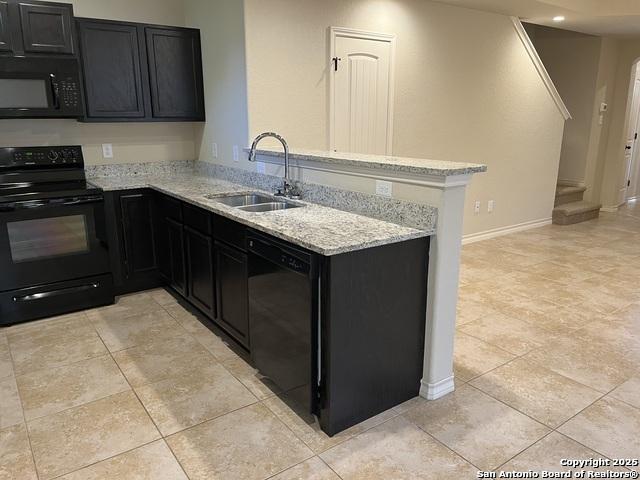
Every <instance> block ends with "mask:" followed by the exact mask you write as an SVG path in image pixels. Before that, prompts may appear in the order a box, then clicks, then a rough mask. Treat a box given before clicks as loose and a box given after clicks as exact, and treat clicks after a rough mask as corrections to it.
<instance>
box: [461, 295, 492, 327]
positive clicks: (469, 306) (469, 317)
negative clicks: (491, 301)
mask: <svg viewBox="0 0 640 480" xmlns="http://www.w3.org/2000/svg"><path fill="white" fill-rule="evenodd" d="M496 313H498V312H497V311H496V310H494V309H493V308H491V306H490V305H487V304H486V303H483V302H478V301H475V300H471V299H464V298H459V299H458V309H457V317H456V325H464V324H465V323H469V322H473V321H474V320H478V319H479V318H482V317H486V316H487V315H492V314H496Z"/></svg>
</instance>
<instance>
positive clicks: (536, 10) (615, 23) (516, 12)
mask: <svg viewBox="0 0 640 480" xmlns="http://www.w3.org/2000/svg"><path fill="white" fill-rule="evenodd" d="M436 1H439V2H441V3H448V4H450V5H457V6H460V7H465V8H473V9H475V10H484V11H488V12H495V13H501V14H503V15H513V16H516V17H520V18H521V19H522V20H523V21H525V22H529V23H535V24H538V25H547V26H550V27H555V28H562V29H566V30H573V31H576V32H582V33H588V34H591V35H610V36H618V37H640V0H436ZM556 15H563V16H564V17H565V21H564V22H560V23H556V22H554V21H553V20H552V18H553V17H555V16H556Z"/></svg>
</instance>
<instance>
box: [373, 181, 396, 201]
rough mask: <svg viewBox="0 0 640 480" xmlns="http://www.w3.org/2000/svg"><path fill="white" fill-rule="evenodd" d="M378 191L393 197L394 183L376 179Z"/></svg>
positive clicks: (380, 193) (384, 195)
mask: <svg viewBox="0 0 640 480" xmlns="http://www.w3.org/2000/svg"><path fill="white" fill-rule="evenodd" d="M376 193H377V194H378V195H382V196H383V197H391V196H392V195H393V183H391V182H386V181H384V180H376Z"/></svg>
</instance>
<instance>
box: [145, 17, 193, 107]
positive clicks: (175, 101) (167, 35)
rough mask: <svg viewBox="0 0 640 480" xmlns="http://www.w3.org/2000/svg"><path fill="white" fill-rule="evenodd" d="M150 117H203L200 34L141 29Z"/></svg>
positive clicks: (161, 29)
mask: <svg viewBox="0 0 640 480" xmlns="http://www.w3.org/2000/svg"><path fill="white" fill-rule="evenodd" d="M145 35H146V39H147V55H148V58H149V83H150V85H151V105H152V108H153V116H154V117H158V118H167V119H171V118H193V119H201V118H203V117H204V99H203V87H202V55H201V52H200V32H199V31H198V30H191V29H183V28H152V27H147V28H145Z"/></svg>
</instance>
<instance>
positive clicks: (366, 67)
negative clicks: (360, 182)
mask: <svg viewBox="0 0 640 480" xmlns="http://www.w3.org/2000/svg"><path fill="white" fill-rule="evenodd" d="M329 34H330V59H331V66H330V76H329V78H330V80H329V89H330V93H329V102H330V104H329V117H330V118H329V148H330V149H331V150H332V151H336V152H352V153H367V154H376V155H391V154H392V150H393V90H394V88H393V87H394V85H393V84H394V57H395V35H390V34H386V33H374V32H366V31H361V30H353V29H350V28H338V27H331V28H330V29H329Z"/></svg>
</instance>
